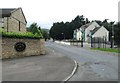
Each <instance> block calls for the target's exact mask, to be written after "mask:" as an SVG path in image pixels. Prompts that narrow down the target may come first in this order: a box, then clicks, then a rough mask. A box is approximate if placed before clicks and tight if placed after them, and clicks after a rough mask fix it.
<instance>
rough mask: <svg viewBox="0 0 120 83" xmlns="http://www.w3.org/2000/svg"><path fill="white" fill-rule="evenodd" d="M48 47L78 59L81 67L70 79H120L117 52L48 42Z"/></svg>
mask: <svg viewBox="0 0 120 83" xmlns="http://www.w3.org/2000/svg"><path fill="white" fill-rule="evenodd" d="M46 47H49V48H52V49H54V50H53V51H56V52H59V53H61V54H62V55H65V56H67V57H70V58H71V59H73V60H76V61H77V63H78V65H79V67H78V69H77V71H76V73H75V75H74V76H73V77H72V78H71V79H70V80H69V81H118V56H117V54H113V53H107V52H101V51H94V50H90V49H85V48H80V47H75V46H67V45H61V44H57V43H54V42H51V41H49V42H46Z"/></svg>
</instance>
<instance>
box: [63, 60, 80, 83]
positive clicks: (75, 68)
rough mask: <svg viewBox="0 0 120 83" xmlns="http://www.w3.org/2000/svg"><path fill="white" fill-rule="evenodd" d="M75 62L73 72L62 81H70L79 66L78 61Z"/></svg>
mask: <svg viewBox="0 0 120 83" xmlns="http://www.w3.org/2000/svg"><path fill="white" fill-rule="evenodd" d="M74 63H75V67H74V69H73V71H72V73H71V74H70V75H69V76H68V77H67V78H66V79H64V80H63V81H62V82H61V83H65V82H66V81H68V80H69V79H70V78H71V77H72V76H73V75H74V74H75V72H76V70H77V68H78V63H77V62H76V61H75V60H74Z"/></svg>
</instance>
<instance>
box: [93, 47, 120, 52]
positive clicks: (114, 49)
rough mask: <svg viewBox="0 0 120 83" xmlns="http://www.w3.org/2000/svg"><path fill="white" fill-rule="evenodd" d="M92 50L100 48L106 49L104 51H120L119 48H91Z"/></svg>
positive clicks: (101, 49)
mask: <svg viewBox="0 0 120 83" xmlns="http://www.w3.org/2000/svg"><path fill="white" fill-rule="evenodd" d="M91 49H92V50H100V51H106V52H115V53H120V49H119V48H91Z"/></svg>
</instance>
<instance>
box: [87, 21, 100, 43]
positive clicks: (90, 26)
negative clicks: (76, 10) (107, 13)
mask: <svg viewBox="0 0 120 83" xmlns="http://www.w3.org/2000/svg"><path fill="white" fill-rule="evenodd" d="M95 27H100V25H99V24H98V23H96V22H93V23H92V24H91V25H89V26H88V27H87V28H86V30H85V41H87V40H88V38H87V35H88V34H89V33H90V30H93V29H94V28H95Z"/></svg>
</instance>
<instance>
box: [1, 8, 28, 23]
mask: <svg viewBox="0 0 120 83" xmlns="http://www.w3.org/2000/svg"><path fill="white" fill-rule="evenodd" d="M18 9H21V10H22V8H21V7H20V8H2V9H0V18H4V17H10V15H11V13H13V12H15V11H17V10H18ZM22 14H23V16H24V13H23V11H22ZM24 18H25V16H24ZM25 22H26V23H27V21H26V18H25Z"/></svg>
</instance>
